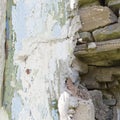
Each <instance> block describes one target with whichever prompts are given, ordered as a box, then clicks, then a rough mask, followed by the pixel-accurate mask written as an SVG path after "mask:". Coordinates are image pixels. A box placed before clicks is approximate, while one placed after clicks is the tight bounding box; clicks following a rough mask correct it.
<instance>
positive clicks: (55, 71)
mask: <svg viewBox="0 0 120 120" xmlns="http://www.w3.org/2000/svg"><path fill="white" fill-rule="evenodd" d="M66 1H67V2H68V0H52V1H51V0H16V1H14V2H15V3H16V6H13V9H12V24H13V29H14V32H15V33H16V44H15V54H14V64H15V65H17V67H18V71H17V76H16V79H17V80H19V81H21V84H22V87H23V89H22V90H18V91H15V94H14V97H13V100H12V104H13V105H12V108H11V109H12V111H14V112H13V114H12V118H15V120H53V119H54V120H58V119H59V118H58V111H57V109H56V108H54V107H55V106H54V105H53V104H56V106H57V100H58V98H59V96H60V93H62V92H63V91H64V82H65V78H66V77H68V76H70V77H71V78H74V77H73V76H74V74H73V70H72V69H71V68H70V65H71V62H72V59H73V57H74V56H73V49H74V45H73V42H72V40H73V39H72V38H70V39H67V35H68V29H69V21H66V20H65V23H66V24H65V23H64V24H63V25H61V20H63V19H65V18H64V17H63V16H66V15H67V10H66V7H67V5H68V4H67V2H66ZM62 3H63V5H65V6H64V7H63V6H59V5H60V4H62ZM11 85H14V84H13V83H11ZM18 99H19V105H23V106H22V107H21V109H19V111H16V110H15V109H16V105H17V102H16V101H17V100H18Z"/></svg>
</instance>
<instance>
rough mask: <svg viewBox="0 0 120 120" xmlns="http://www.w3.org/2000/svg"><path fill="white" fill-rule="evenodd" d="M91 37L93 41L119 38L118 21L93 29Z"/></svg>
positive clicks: (119, 24) (119, 25) (119, 26)
mask: <svg viewBox="0 0 120 120" xmlns="http://www.w3.org/2000/svg"><path fill="white" fill-rule="evenodd" d="M93 37H94V39H95V41H106V40H112V39H117V38H120V23H116V24H113V25H109V26H106V27H104V28H100V29H97V30H95V31H93Z"/></svg>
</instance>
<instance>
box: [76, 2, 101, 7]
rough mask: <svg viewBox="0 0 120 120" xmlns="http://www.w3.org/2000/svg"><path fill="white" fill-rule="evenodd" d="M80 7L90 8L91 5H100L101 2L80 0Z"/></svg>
mask: <svg viewBox="0 0 120 120" xmlns="http://www.w3.org/2000/svg"><path fill="white" fill-rule="evenodd" d="M78 5H79V7H82V6H88V5H89V6H90V5H100V3H99V0H78Z"/></svg>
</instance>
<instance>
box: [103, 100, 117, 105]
mask: <svg viewBox="0 0 120 120" xmlns="http://www.w3.org/2000/svg"><path fill="white" fill-rule="evenodd" d="M116 102H117V101H116V99H109V100H108V99H104V100H103V103H104V104H106V105H108V106H115V105H116Z"/></svg>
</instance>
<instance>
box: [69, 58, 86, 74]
mask: <svg viewBox="0 0 120 120" xmlns="http://www.w3.org/2000/svg"><path fill="white" fill-rule="evenodd" d="M71 67H73V68H74V69H75V70H77V71H78V72H79V73H80V74H85V73H87V72H88V65H87V64H85V63H84V62H81V61H80V60H79V59H77V58H75V59H73V61H72V65H71Z"/></svg>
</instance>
